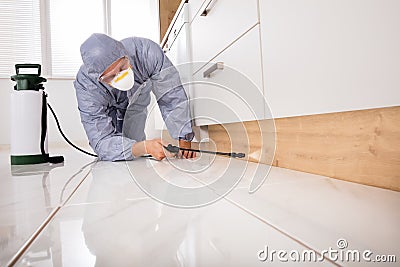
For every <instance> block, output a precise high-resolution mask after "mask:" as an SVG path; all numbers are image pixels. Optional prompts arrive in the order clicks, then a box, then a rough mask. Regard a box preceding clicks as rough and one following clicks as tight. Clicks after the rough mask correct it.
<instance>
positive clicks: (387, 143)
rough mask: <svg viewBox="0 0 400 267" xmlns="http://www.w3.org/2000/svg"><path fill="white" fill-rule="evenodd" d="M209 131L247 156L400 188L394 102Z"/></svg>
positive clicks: (399, 115)
mask: <svg viewBox="0 0 400 267" xmlns="http://www.w3.org/2000/svg"><path fill="white" fill-rule="evenodd" d="M274 123H275V127H276V128H275V129H274V127H273V125H274ZM246 135H247V136H246ZM209 136H210V138H211V139H212V140H213V141H214V142H215V143H216V146H217V149H218V150H226V151H230V150H234V151H235V150H236V151H238V152H241V151H244V152H246V153H247V155H248V157H247V158H246V159H247V160H250V161H256V162H261V163H266V164H271V163H272V165H274V166H278V167H283V168H288V169H293V170H299V171H303V172H309V173H314V174H320V175H325V176H328V177H332V178H337V179H341V180H346V181H351V182H356V183H360V184H366V185H371V186H376V187H381V188H386V189H391V190H396V191H400V106H397V107H389V108H378V109H369V110H358V111H349V112H338V113H329V114H319V115H310V116H299V117H290V118H280V119H275V120H274V121H272V120H264V121H250V122H244V123H232V124H224V125H212V126H209ZM275 138H276V150H275V153H274V149H275ZM246 139H248V141H247V140H246Z"/></svg>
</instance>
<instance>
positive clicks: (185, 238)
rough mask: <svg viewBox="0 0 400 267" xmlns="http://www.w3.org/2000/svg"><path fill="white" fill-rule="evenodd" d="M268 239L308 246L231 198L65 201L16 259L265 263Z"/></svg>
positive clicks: (279, 245) (40, 262) (280, 245)
mask: <svg viewBox="0 0 400 267" xmlns="http://www.w3.org/2000/svg"><path fill="white" fill-rule="evenodd" d="M265 245H268V246H269V247H271V248H275V249H285V250H287V251H290V250H299V251H301V250H302V249H304V247H302V246H301V245H299V244H298V243H296V242H294V241H293V240H292V239H290V238H288V237H286V236H283V235H281V234H280V233H279V232H277V231H275V230H274V229H272V228H271V227H269V226H268V225H266V224H264V223H262V222H260V221H259V220H257V219H256V218H254V217H252V216H249V215H248V214H247V213H246V212H244V211H243V210H241V209H238V208H237V207H236V206H234V205H232V204H230V203H229V202H227V201H225V200H221V201H218V202H216V203H214V204H212V205H209V206H206V207H203V208H198V209H179V208H173V207H169V206H166V205H162V204H160V203H158V202H156V201H154V200H152V199H139V200H129V201H122V202H112V203H102V204H84V205H75V206H69V207H66V208H64V209H63V210H62V211H61V212H60V213H59V214H58V215H57V216H56V217H55V218H54V220H52V222H51V223H50V225H49V226H48V227H47V228H46V230H45V231H44V232H43V233H42V234H41V235H40V236H39V238H38V239H37V240H36V241H35V242H34V243H33V245H32V246H31V247H30V249H29V250H28V252H27V253H25V254H24V256H23V257H22V258H21V260H20V261H19V263H18V264H17V266H32V265H36V266H44V265H49V266H61V265H63V266H263V265H264V264H265V263H264V262H261V261H259V260H258V257H257V252H258V251H259V250H262V249H264V246H265ZM46 251H51V255H49V256H48V257H43V255H46ZM289 265H290V264H289ZM325 265H329V264H328V263H326V264H325Z"/></svg>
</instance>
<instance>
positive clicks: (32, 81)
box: [10, 64, 64, 165]
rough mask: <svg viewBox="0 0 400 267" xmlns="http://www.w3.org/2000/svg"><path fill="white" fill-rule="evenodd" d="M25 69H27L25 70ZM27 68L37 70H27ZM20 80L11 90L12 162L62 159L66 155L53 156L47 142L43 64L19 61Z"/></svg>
mask: <svg viewBox="0 0 400 267" xmlns="http://www.w3.org/2000/svg"><path fill="white" fill-rule="evenodd" d="M21 70H23V71H21ZM27 70H30V71H32V70H36V73H33V74H32V73H29V74H27V73H26V72H27ZM15 71H16V75H14V76H11V80H13V81H15V82H16V83H17V84H16V85H15V86H14V90H13V92H12V93H11V147H10V154H11V165H25V164H38V163H46V162H50V163H61V162H63V161H64V159H63V157H60V156H59V157H49V153H48V145H47V101H46V97H47V95H46V93H45V92H44V87H43V85H42V83H43V82H46V79H45V78H43V77H40V73H41V66H40V65H39V64H16V65H15Z"/></svg>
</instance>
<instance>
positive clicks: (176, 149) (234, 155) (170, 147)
mask: <svg viewBox="0 0 400 267" xmlns="http://www.w3.org/2000/svg"><path fill="white" fill-rule="evenodd" d="M164 148H165V149H166V150H167V151H169V152H171V153H178V152H179V150H183V151H193V152H200V153H207V154H215V155H222V156H228V157H232V158H244V157H245V154H244V153H236V152H219V151H207V150H199V149H191V148H183V147H177V146H173V145H171V144H168V146H164Z"/></svg>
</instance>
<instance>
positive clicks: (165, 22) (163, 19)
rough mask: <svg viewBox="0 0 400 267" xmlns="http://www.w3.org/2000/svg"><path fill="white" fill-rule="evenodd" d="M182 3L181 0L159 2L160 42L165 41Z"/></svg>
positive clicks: (161, 0) (160, 0)
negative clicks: (169, 27) (164, 38)
mask: <svg viewBox="0 0 400 267" xmlns="http://www.w3.org/2000/svg"><path fill="white" fill-rule="evenodd" d="M180 3H181V0H159V8H160V40H162V39H163V37H164V35H165V33H166V31H167V29H168V26H169V24H170V23H171V21H172V19H173V18H174V15H175V12H176V10H177V9H178V7H179V4H180Z"/></svg>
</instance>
